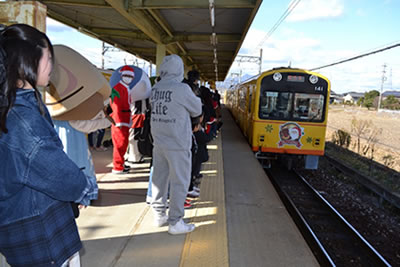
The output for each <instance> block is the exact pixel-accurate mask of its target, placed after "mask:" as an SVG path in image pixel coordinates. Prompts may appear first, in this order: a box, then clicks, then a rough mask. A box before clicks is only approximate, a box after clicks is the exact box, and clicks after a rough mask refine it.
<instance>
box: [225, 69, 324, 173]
mask: <svg viewBox="0 0 400 267" xmlns="http://www.w3.org/2000/svg"><path fill="white" fill-rule="evenodd" d="M329 94H330V81H329V80H328V79H327V78H326V77H324V76H322V75H320V74H318V73H315V72H311V71H307V70H302V69H294V68H276V69H272V70H269V71H266V72H263V73H261V74H260V75H258V76H255V77H253V78H251V79H250V80H248V81H246V82H244V83H241V84H239V85H237V86H236V87H235V88H233V89H231V90H227V91H226V94H225V105H226V106H227V107H228V108H229V110H230V111H231V113H232V115H233V117H234V118H235V120H236V122H237V124H238V125H239V127H240V129H241V130H242V132H243V134H244V135H245V137H246V138H247V140H248V142H249V144H250V146H251V148H252V150H253V151H254V152H256V156H257V157H258V158H260V159H266V160H267V161H268V162H269V160H270V159H276V158H277V157H278V156H283V155H284V158H285V160H286V162H287V163H288V167H289V168H290V167H291V164H292V162H293V160H294V159H296V158H298V156H304V157H305V167H306V168H307V169H316V168H317V167H318V156H322V155H324V150H325V133H326V124H327V118H328V104H329ZM290 155H295V157H294V156H290Z"/></svg>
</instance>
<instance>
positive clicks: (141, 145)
mask: <svg viewBox="0 0 400 267" xmlns="http://www.w3.org/2000/svg"><path fill="white" fill-rule="evenodd" d="M150 119H151V108H150V103H149V101H148V99H146V111H145V118H144V122H143V127H142V128H139V129H137V130H138V132H137V134H135V139H137V140H138V149H139V152H140V154H142V155H144V156H148V157H152V156H153V137H152V135H151V131H150Z"/></svg>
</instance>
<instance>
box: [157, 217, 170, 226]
mask: <svg viewBox="0 0 400 267" xmlns="http://www.w3.org/2000/svg"><path fill="white" fill-rule="evenodd" d="M167 221H168V216H167V215H162V216H155V218H154V226H156V227H161V226H163V225H164V224H166V223H167Z"/></svg>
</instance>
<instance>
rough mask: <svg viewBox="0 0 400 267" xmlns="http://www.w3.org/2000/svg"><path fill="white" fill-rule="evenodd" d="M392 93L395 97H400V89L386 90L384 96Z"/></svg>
mask: <svg viewBox="0 0 400 267" xmlns="http://www.w3.org/2000/svg"><path fill="white" fill-rule="evenodd" d="M390 95H393V96H395V97H400V91H385V92H383V93H382V96H383V97H388V96H390Z"/></svg>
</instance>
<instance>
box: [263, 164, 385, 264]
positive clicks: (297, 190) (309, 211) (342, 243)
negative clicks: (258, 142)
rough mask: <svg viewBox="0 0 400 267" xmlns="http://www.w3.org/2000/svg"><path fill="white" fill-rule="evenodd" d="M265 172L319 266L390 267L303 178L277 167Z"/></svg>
mask: <svg viewBox="0 0 400 267" xmlns="http://www.w3.org/2000/svg"><path fill="white" fill-rule="evenodd" d="M266 173H267V174H268V176H269V178H270V180H271V181H272V183H273V184H274V186H275V188H276V190H277V191H278V193H279V195H280V196H281V198H282V200H283V202H284V204H285V206H286V208H287V209H288V211H289V213H290V214H291V216H292V217H293V219H294V221H295V222H296V224H297V225H298V227H299V229H300V231H301V232H302V234H303V236H304V237H305V239H306V241H307V243H308V244H309V245H310V247H311V249H312V251H313V253H314V255H315V256H316V258H317V259H318V261H319V263H320V264H321V265H322V266H390V264H389V263H388V262H387V261H386V260H385V259H384V257H383V256H381V255H380V254H379V252H378V251H376V249H374V248H373V247H372V246H371V245H370V244H369V243H368V242H367V241H366V240H365V239H364V238H363V237H362V236H361V234H359V233H358V232H357V230H356V229H355V228H354V227H353V226H352V225H350V224H349V223H348V222H347V221H346V220H345V219H344V217H343V216H342V215H340V214H339V213H338V212H337V211H336V210H335V209H334V208H333V207H332V205H330V204H329V203H328V202H327V201H326V200H325V199H324V198H323V197H322V196H321V195H320V194H319V193H318V192H317V191H316V190H314V189H313V188H312V187H311V185H310V184H308V182H307V181H306V180H305V179H304V178H303V177H301V176H300V175H299V174H297V173H295V172H293V171H288V170H286V169H285V168H281V167H279V166H273V167H272V168H271V169H268V170H266Z"/></svg>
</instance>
